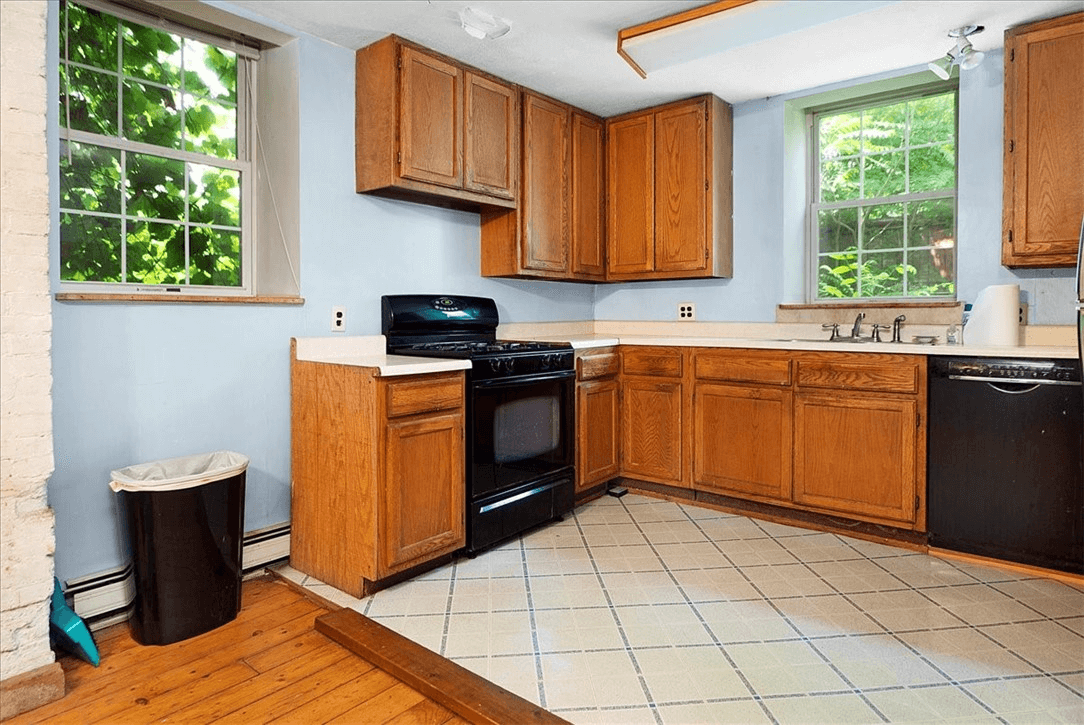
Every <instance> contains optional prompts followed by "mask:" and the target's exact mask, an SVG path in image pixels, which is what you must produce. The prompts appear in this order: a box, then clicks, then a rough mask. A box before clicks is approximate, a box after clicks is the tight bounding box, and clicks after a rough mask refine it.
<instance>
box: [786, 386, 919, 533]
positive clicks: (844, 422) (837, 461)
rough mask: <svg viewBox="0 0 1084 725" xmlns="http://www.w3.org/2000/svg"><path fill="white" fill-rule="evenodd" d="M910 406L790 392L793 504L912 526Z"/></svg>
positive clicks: (913, 420) (914, 408) (914, 440)
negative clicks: (792, 416) (793, 439)
mask: <svg viewBox="0 0 1084 725" xmlns="http://www.w3.org/2000/svg"><path fill="white" fill-rule="evenodd" d="M918 432H919V431H918V404H917V402H916V401H915V400H907V399H902V398H887V397H880V396H876V395H866V394H854V393H829V392H825V393H801V392H800V393H798V394H797V395H796V396H795V406H794V438H795V441H794V501H795V502H796V503H799V504H803V505H807V506H812V507H816V508H819V509H827V510H830V511H838V512H840V513H845V514H847V515H849V516H853V517H855V518H859V519H865V520H872V521H887V522H892V523H895V524H897V525H898V524H900V523H904V524H913V523H914V522H915V514H916V510H917V508H918V499H917V497H916V495H917V494H918V491H917V490H916V488H917V486H916V480H917V478H916V477H917V475H918V471H917V468H916V466H917V464H918V462H917V460H916V459H917V444H918Z"/></svg>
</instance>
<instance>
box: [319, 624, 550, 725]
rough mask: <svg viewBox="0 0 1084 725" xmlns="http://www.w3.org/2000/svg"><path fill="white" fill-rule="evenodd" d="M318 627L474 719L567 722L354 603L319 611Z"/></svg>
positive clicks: (488, 723) (491, 724) (521, 724)
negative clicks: (373, 617) (395, 629)
mask: <svg viewBox="0 0 1084 725" xmlns="http://www.w3.org/2000/svg"><path fill="white" fill-rule="evenodd" d="M315 629H316V631H317V632H320V633H321V634H323V635H325V636H327V637H329V638H331V639H332V640H334V641H336V642H338V643H339V644H340V645H342V646H343V647H345V648H346V649H348V650H350V651H351V652H353V653H354V654H356V655H358V656H359V657H361V658H362V659H364V660H366V661H368V662H370V663H372V664H374V665H376V666H377V667H379V668H380V669H382V670H384V671H385V672H387V673H388V674H390V675H392V676H394V677H396V678H398V679H400V680H402V681H403V682H404V683H406V684H407V685H409V686H410V687H413V688H414V689H415V690H417V691H418V692H420V693H422V694H423V695H425V696H426V697H428V698H430V699H432V700H433V701H434V702H436V703H438V704H440V705H443V706H444V707H446V708H448V709H449V710H451V711H452V712H454V713H455V714H457V715H459V716H460V717H462V718H464V719H466V720H469V721H470V722H472V723H477V724H479V725H483V724H484V725H502V724H503V723H517V725H526V724H528V723H538V724H539V725H557V724H558V723H567V722H568V721H567V720H564V719H562V718H560V717H557V716H556V715H554V714H553V713H550V712H547V711H546V710H543V709H542V708H541V707H539V706H538V705H535V704H534V703H532V702H528V701H527V700H525V699H523V698H522V697H520V696H519V695H516V694H515V693H512V692H509V691H508V690H505V689H504V688H502V687H499V686H498V685H495V684H493V683H492V682H489V681H488V680H486V679H484V678H482V677H480V676H478V675H476V674H474V673H473V672H471V671H470V670H468V669H466V668H464V667H462V666H460V665H457V664H456V663H455V662H452V661H451V660H447V659H445V658H443V657H441V656H440V655H438V654H436V653H435V652H432V651H431V650H428V649H426V648H425V647H422V646H421V645H420V644H417V643H415V642H412V641H410V640H409V639H407V638H406V637H403V636H402V635H400V634H397V633H396V632H393V631H392V630H390V629H388V628H387V627H385V626H384V625H382V624H380V623H378V622H374V621H373V620H371V619H369V618H368V617H364V616H362V615H361V614H359V613H358V612H355V611H354V610H353V609H340V610H338V611H336V612H331V613H330V614H325V615H322V616H320V617H317V618H316V623H315Z"/></svg>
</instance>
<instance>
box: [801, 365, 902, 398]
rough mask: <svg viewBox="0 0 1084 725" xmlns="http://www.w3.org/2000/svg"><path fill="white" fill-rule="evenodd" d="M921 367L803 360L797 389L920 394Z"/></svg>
mask: <svg viewBox="0 0 1084 725" xmlns="http://www.w3.org/2000/svg"><path fill="white" fill-rule="evenodd" d="M918 378H919V366H918V365H917V364H915V363H913V362H900V363H893V364H886V363H861V362H829V361H820V360H801V361H799V362H798V387H800V388H844V389H847V390H871V391H875V392H882V393H917V392H918Z"/></svg>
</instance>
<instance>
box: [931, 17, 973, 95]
mask: <svg viewBox="0 0 1084 725" xmlns="http://www.w3.org/2000/svg"><path fill="white" fill-rule="evenodd" d="M982 31H983V26H981V25H965V26H964V27H962V28H956V29H955V30H950V31H949V33H948V35H949V37H950V38H956V45H955V46H954V47H953V48H952V49H951V50H949V52H948V53H946V54H945V57H944V58H938V59H937V60H934V61H930V63H929V64H928V67H929V69H930V70H931V71H933V73H934V75H936V76H937V77H938V78H940V79H941V80H943V81H947V80H948V79H949V76H951V75H952V68H953V66H957V65H958V66H960V68H962V69H963V70H971V69H972V68H977V67H978V65H979V63H981V62H982V59H983V58H985V57H986V54H985V53H983V52H982V51H981V50H975V49H974V48H972V47H971V41H970V40H968V39H967V37H968V36H969V35H974V34H976V33H981V32H982Z"/></svg>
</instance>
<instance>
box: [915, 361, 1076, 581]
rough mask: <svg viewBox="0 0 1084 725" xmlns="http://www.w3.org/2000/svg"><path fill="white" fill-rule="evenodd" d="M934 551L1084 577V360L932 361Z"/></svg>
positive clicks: (930, 520) (930, 510)
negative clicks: (1083, 372) (1083, 365)
mask: <svg viewBox="0 0 1084 725" xmlns="http://www.w3.org/2000/svg"><path fill="white" fill-rule="evenodd" d="M929 383H930V385H929V401H930V402H929V421H928V423H929V425H928V435H929V439H928V446H927V455H928V469H927V487H928V492H927V527H928V531H929V543H930V546H931V547H935V548H940V549H949V550H952V551H961V552H966V553H970V554H977V555H980V556H988V557H993V558H996V559H1003V560H1006V561H1013V562H1019V563H1021V564H1030V565H1033V566H1039V567H1044V568H1048V569H1058V570H1061V571H1068V572H1074V573H1084V462H1082V461H1084V433H1082V427H1084V423H1082V421H1084V396H1082V395H1081V387H1080V385H1081V383H1080V363H1079V362H1078V361H1076V360H1048V359H1042V360H1040V359H996V358H961V357H933V356H931V357H930V363H929Z"/></svg>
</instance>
